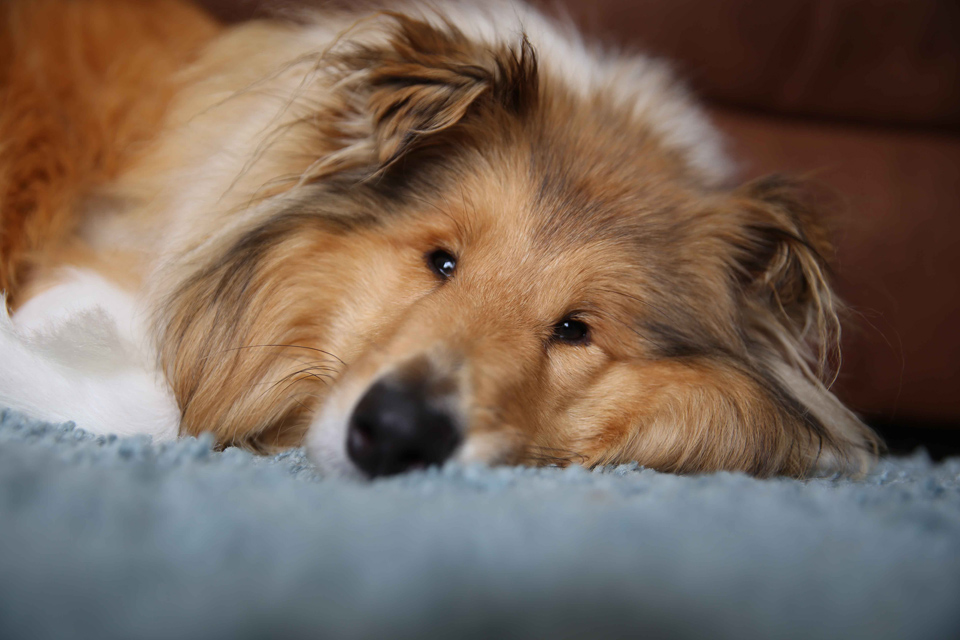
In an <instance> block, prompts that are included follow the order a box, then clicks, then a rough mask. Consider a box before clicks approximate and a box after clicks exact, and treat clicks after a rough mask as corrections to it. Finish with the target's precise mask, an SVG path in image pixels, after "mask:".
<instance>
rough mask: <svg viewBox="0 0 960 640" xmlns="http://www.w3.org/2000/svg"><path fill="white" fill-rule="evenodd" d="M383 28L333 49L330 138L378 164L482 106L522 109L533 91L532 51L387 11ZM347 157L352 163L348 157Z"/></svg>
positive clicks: (523, 45) (525, 45)
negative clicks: (333, 105) (334, 67)
mask: <svg viewBox="0 0 960 640" xmlns="http://www.w3.org/2000/svg"><path fill="white" fill-rule="evenodd" d="M383 17H384V18H385V19H386V20H387V26H386V32H385V33H378V34H377V37H374V38H364V39H363V43H362V44H357V43H348V44H347V45H346V46H345V47H344V49H343V50H342V51H338V52H337V53H336V56H335V58H336V60H337V68H338V69H339V72H338V73H337V74H335V76H336V77H337V78H338V81H337V83H336V84H335V85H334V87H335V95H336V96H338V98H339V99H338V104H337V105H336V106H337V108H336V110H337V111H338V112H339V113H335V114H334V116H335V117H334V118H332V120H331V122H332V126H334V127H336V130H335V131H331V132H328V133H330V134H332V136H331V137H332V138H334V139H339V140H341V141H343V142H344V143H346V144H345V147H346V146H353V147H354V148H356V147H357V146H358V145H359V146H363V147H365V149H366V150H367V151H368V152H372V153H373V157H372V158H371V159H372V160H373V161H374V162H375V163H376V164H377V166H378V168H380V169H382V168H385V167H389V166H390V165H391V164H393V163H394V162H396V161H397V160H398V159H399V158H400V157H402V156H403V155H404V154H406V153H407V152H409V151H411V150H412V149H415V148H417V147H419V146H421V145H425V144H429V143H431V142H433V141H435V140H436V134H438V133H440V132H443V131H448V130H450V129H451V128H452V127H454V126H455V125H457V124H458V123H462V122H463V121H464V119H465V117H466V116H467V115H468V114H470V113H475V112H479V110H481V109H483V108H484V107H491V106H492V107H495V108H499V109H504V110H507V111H512V112H516V113H519V112H522V111H523V110H525V109H527V108H528V107H529V106H530V105H531V104H532V103H533V102H534V101H535V100H536V96H537V61H536V55H535V54H534V51H533V49H532V47H531V46H530V43H529V42H528V41H527V39H526V37H522V38H520V39H519V41H518V42H517V43H516V46H512V47H511V46H507V45H490V44H484V43H480V42H476V41H473V40H471V39H469V38H468V37H467V36H466V35H464V34H463V33H462V32H461V31H460V30H458V29H457V28H456V27H455V26H453V25H451V24H449V23H446V24H443V25H442V26H436V25H433V24H430V23H428V22H426V21H423V20H418V19H414V18H411V17H409V16H405V15H402V14H397V13H392V12H387V13H385V14H383ZM348 164H349V163H348Z"/></svg>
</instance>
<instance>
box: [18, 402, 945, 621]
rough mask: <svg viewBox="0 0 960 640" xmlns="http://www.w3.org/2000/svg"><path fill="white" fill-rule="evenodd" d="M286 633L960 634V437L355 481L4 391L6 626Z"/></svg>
mask: <svg viewBox="0 0 960 640" xmlns="http://www.w3.org/2000/svg"><path fill="white" fill-rule="evenodd" d="M268 637H270V638H378V639H388V640H393V639H397V638H413V637H435V638H509V637H553V638H558V637H559V638H567V637H570V638H610V637H613V638H616V637H709V638H744V637H748V638H754V637H755V638H813V637H819V638H950V637H960V459H953V460H949V461H947V462H944V463H941V464H933V463H931V462H930V461H929V459H928V458H927V457H926V455H925V454H923V453H918V454H917V455H915V456H913V457H910V458H900V459H895V460H887V461H884V462H883V463H881V465H880V466H879V467H878V469H877V470H876V472H875V473H874V474H873V475H871V476H870V477H869V478H867V479H866V480H864V481H860V482H850V481H847V480H838V479H826V480H815V481H808V482H798V481H794V480H785V479H775V480H764V481H760V480H754V479H751V478H748V477H745V476H742V475H735V474H716V475H709V476H699V477H676V476H671V475H665V474H660V473H656V472H653V471H650V470H643V469H636V468H631V467H618V468H608V469H604V470H601V471H597V472H589V471H586V470H584V469H581V468H571V469H566V470H561V469H553V468H549V469H524V468H516V469H514V468H510V469H483V468H472V467H448V468H445V469H443V470H442V471H440V470H436V469H432V470H428V471H426V472H421V473H415V474H411V475H407V476H401V477H396V478H391V479H387V480H382V481H377V482H373V483H358V482H353V481H344V480H338V479H323V478H320V477H318V476H317V474H316V472H315V471H314V469H313V468H312V467H311V466H310V464H309V462H307V461H306V460H305V458H304V457H303V454H302V452H300V451H294V452H289V453H285V454H282V455H279V456H276V457H273V458H257V457H254V456H251V455H249V454H246V453H244V452H241V451H239V450H234V449H231V450H227V451H225V452H223V453H217V452H214V451H212V450H211V448H210V441H209V440H205V439H200V440H196V439H185V440H182V441H179V442H176V443H171V444H164V445H153V444H151V443H150V442H149V440H147V439H137V438H119V439H118V438H115V437H97V436H92V435H89V434H86V433H83V432H81V431H79V430H75V429H72V428H71V427H70V426H69V425H67V426H51V425H43V424H37V423H35V422H31V421H29V420H26V419H23V418H22V417H20V416H18V415H16V414H13V413H10V412H7V413H3V412H0V638H4V639H6V640H14V639H20V638H23V639H30V640H37V639H44V638H58V639H59V638H64V639H69V638H96V639H109V638H125V639H129V638H157V639H161V638H162V639H164V640H167V639H173V638H176V639H181V638H231V639H232V638H268Z"/></svg>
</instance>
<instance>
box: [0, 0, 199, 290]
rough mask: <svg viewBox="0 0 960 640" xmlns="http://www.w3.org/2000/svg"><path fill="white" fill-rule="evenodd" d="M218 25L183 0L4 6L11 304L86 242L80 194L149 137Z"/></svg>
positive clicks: (4, 224) (1, 119) (3, 196)
mask: <svg viewBox="0 0 960 640" xmlns="http://www.w3.org/2000/svg"><path fill="white" fill-rule="evenodd" d="M158 16H162V17H163V19H158ZM216 32H217V26H216V25H215V23H214V22H213V21H211V20H210V19H209V18H208V17H207V16H206V15H205V14H203V13H202V12H200V11H198V10H197V9H195V8H193V7H191V6H189V5H187V4H185V3H181V2H179V1H178V0H143V1H142V2H116V1H114V0H90V1H87V2H70V1H64V0H14V1H12V2H6V3H4V4H3V5H0V107H2V108H0V291H5V292H6V294H7V296H8V304H11V303H12V304H15V303H16V299H17V297H18V294H19V292H20V289H21V288H22V287H24V286H25V285H26V284H27V283H28V278H29V274H30V272H31V270H32V269H33V268H34V267H36V266H39V265H38V264H37V263H38V262H42V261H47V260H50V259H51V256H52V255H56V254H58V253H61V252H71V253H74V254H76V253H77V252H81V251H82V249H81V248H79V247H77V246H76V245H72V243H71V242H70V237H71V234H72V232H73V231H74V230H75V228H76V216H77V215H78V213H79V212H80V211H81V210H82V206H81V200H82V198H83V197H84V196H85V195H87V194H89V193H90V192H91V190H92V189H94V188H95V187H97V186H99V185H102V184H104V183H106V182H107V181H109V180H111V179H113V178H115V177H116V176H117V174H118V173H119V171H120V170H121V168H122V167H123V166H124V165H125V164H126V163H127V162H129V160H130V159H131V156H133V155H134V154H136V152H137V149H138V148H139V147H142V146H143V145H144V143H145V142H147V141H148V140H149V139H150V138H151V136H152V135H153V134H154V132H155V130H156V129H157V127H158V125H159V124H160V122H161V121H162V118H163V115H164V112H165V110H166V106H167V104H168V102H169V101H170V99H171V97H172V96H173V95H174V93H175V91H176V79H175V73H176V71H177V70H178V69H180V68H181V67H182V66H183V65H184V64H185V63H187V62H188V61H189V60H190V59H191V58H192V57H193V56H194V55H195V54H196V52H197V50H198V49H199V47H200V46H201V45H202V44H203V43H205V42H206V41H207V40H208V39H209V38H211V37H212V36H213V35H214V34H215V33H216ZM77 260H81V261H82V260H83V257H82V256H76V259H75V260H74V261H77Z"/></svg>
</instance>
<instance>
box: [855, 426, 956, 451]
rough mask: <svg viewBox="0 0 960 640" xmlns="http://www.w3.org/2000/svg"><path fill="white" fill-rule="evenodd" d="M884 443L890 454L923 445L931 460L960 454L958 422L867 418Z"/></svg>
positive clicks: (913, 449)
mask: <svg viewBox="0 0 960 640" xmlns="http://www.w3.org/2000/svg"><path fill="white" fill-rule="evenodd" d="M867 424H869V425H870V426H871V427H873V428H874V430H876V432H877V433H879V434H880V436H881V437H882V438H883V440H884V441H885V442H886V443H887V447H888V448H889V453H890V454H891V455H907V454H910V453H913V452H914V451H915V450H916V449H917V448H918V447H923V448H924V449H926V450H927V452H928V453H929V454H930V457H931V458H933V459H934V460H943V459H944V458H949V457H953V456H960V425H958V424H956V423H952V422H945V423H939V422H917V421H915V420H885V419H868V420H867Z"/></svg>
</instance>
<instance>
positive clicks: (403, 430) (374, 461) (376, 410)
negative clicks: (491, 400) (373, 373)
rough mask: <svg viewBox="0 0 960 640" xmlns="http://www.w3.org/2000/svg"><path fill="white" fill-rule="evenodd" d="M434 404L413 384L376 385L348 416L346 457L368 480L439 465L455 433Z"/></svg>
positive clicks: (457, 439)
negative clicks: (347, 456)
mask: <svg viewBox="0 0 960 640" xmlns="http://www.w3.org/2000/svg"><path fill="white" fill-rule="evenodd" d="M436 404H437V402H436V400H434V399H432V398H430V397H429V394H428V392H427V391H426V390H425V389H422V388H420V387H418V386H416V385H408V384H402V383H394V382H385V381H380V382H377V383H376V384H374V385H373V386H372V387H370V389H368V390H367V392H366V394H364V396H363V398H361V399H360V402H359V404H357V408H356V409H354V410H353V415H352V416H351V417H350V426H349V429H348V431H347V454H348V455H349V456H350V459H351V460H353V462H354V463H355V464H356V465H357V466H358V467H359V468H360V469H361V470H362V471H363V472H364V473H366V474H367V475H368V476H370V477H373V476H388V475H393V474H395V473H402V472H404V471H408V470H410V469H420V468H423V467H428V466H430V465H433V464H441V463H443V461H444V460H446V459H447V458H448V457H450V454H451V453H453V450H454V449H456V448H457V445H458V444H460V434H459V432H458V431H457V427H456V425H455V424H454V422H453V420H452V418H451V417H450V415H449V413H447V412H446V411H444V410H443V409H442V408H440V407H437V406H435V405H436Z"/></svg>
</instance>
